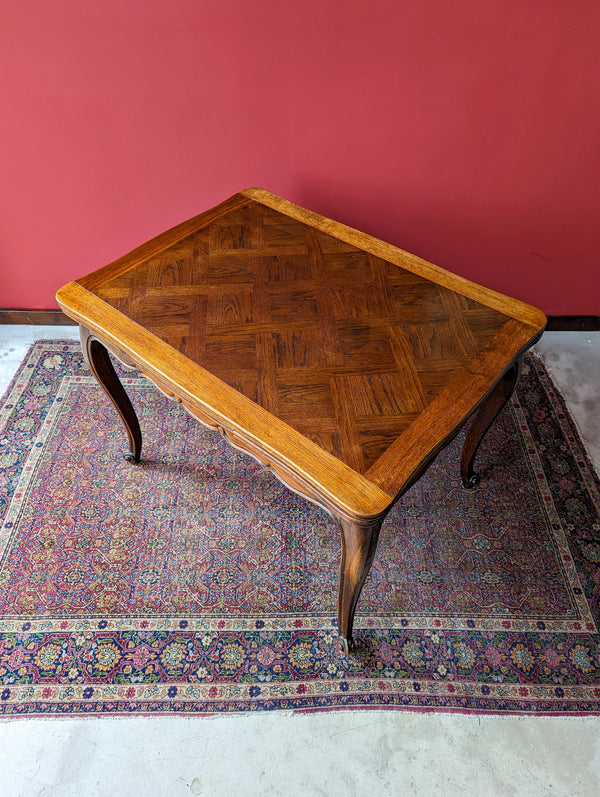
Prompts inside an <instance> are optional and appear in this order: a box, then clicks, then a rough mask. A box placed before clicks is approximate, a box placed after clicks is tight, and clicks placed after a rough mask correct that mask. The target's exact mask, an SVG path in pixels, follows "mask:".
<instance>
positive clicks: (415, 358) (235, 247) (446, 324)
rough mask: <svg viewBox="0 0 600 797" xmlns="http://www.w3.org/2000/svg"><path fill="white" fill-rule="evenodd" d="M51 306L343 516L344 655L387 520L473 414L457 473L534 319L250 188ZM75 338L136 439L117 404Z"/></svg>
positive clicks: (108, 379) (98, 360)
mask: <svg viewBox="0 0 600 797" xmlns="http://www.w3.org/2000/svg"><path fill="white" fill-rule="evenodd" d="M57 299H58V301H59V304H60V305H61V307H62V308H63V310H64V311H65V312H66V313H67V314H68V315H69V316H70V317H72V318H74V319H75V320H76V321H77V322H78V323H80V324H81V325H82V326H84V327H85V329H86V330H90V333H91V335H92V339H93V340H96V341H102V343H103V344H105V345H106V346H107V347H108V348H109V349H110V350H111V351H113V353H115V354H116V356H118V357H120V358H121V359H122V360H123V361H124V362H126V363H128V364H135V365H136V366H137V367H138V368H139V369H140V370H141V371H142V373H144V374H146V375H147V376H149V377H150V378H151V379H152V380H154V382H155V383H156V384H157V385H158V386H159V387H160V388H161V390H163V391H164V392H165V393H167V395H170V396H171V397H172V398H174V399H176V400H178V401H180V402H181V403H182V404H183V405H184V406H185V407H186V408H187V409H188V410H189V411H190V412H191V413H192V414H193V415H194V416H195V417H197V418H198V419H199V420H201V421H202V422H203V423H206V424H208V425H209V426H212V427H213V428H217V429H219V430H220V431H221V432H222V434H224V435H225V436H226V437H227V439H228V440H229V441H230V442H231V444H232V445H235V446H236V447H238V448H241V449H243V450H245V451H247V452H248V453H250V454H251V455H252V456H254V457H256V458H257V459H258V460H259V461H261V462H262V463H263V464H265V465H266V466H267V467H269V468H270V469H271V470H272V471H273V472H274V473H275V475H277V476H278V477H279V478H280V479H281V480H282V481H283V482H284V483H285V484H287V485H288V486H289V487H290V488H291V489H293V490H295V491H296V492H298V493H300V494H301V495H303V496H305V497H307V498H309V499H310V500H312V501H315V502H316V503H318V504H319V505H321V506H323V507H324V508H325V509H327V511H329V512H330V513H331V514H332V515H333V516H334V517H336V518H337V519H338V520H339V521H340V523H341V527H342V557H341V563H342V564H341V572H340V597H339V628H340V645H341V647H342V649H348V648H349V647H350V646H351V644H352V621H353V617H354V611H355V608H356V604H357V601H358V598H359V596H360V591H361V589H362V585H363V583H364V580H365V578H366V576H367V574H368V571H369V568H370V566H371V562H372V560H373V555H374V553H375V549H376V544H377V536H378V532H379V528H380V526H381V523H382V522H383V519H384V517H385V515H386V513H387V512H388V511H389V509H390V507H391V506H392V505H393V503H394V502H395V501H396V500H397V499H398V497H399V496H400V495H402V494H403V493H404V492H405V491H406V490H407V489H408V488H409V487H410V485H411V484H413V483H414V481H415V480H416V479H417V478H419V476H420V475H421V474H422V473H423V472H424V470H425V469H426V468H427V467H428V466H429V464H430V463H431V462H432V461H433V459H434V458H435V456H436V455H437V453H438V452H439V451H440V450H441V448H443V446H444V445H446V444H447V443H448V442H449V441H450V440H451V439H452V438H453V437H454V435H456V434H457V432H458V431H459V430H460V428H461V427H462V426H463V424H464V423H465V421H466V420H467V418H469V416H470V415H471V414H472V413H474V412H475V411H476V410H479V415H478V420H476V422H475V424H474V427H473V428H474V431H473V432H471V433H470V437H469V438H468V440H469V441H470V442H469V443H468V445H469V450H470V451H471V453H469V454H466V455H465V456H464V457H463V459H465V457H466V459H467V460H468V462H467V466H466V468H467V472H468V471H469V467H471V465H470V464H469V463H471V462H472V459H473V457H474V455H475V453H476V450H477V448H478V446H479V443H480V441H481V437H482V436H483V434H484V433H485V431H486V429H487V426H486V424H485V423H484V422H483V420H480V419H489V418H490V417H495V414H497V411H498V397H499V396H503V395H504V393H503V391H504V390H505V388H504V387H501V386H500V387H498V388H496V385H505V382H506V380H505V378H504V374H506V373H507V372H510V371H511V368H512V365H513V364H514V363H515V362H517V361H518V360H519V358H520V357H521V355H522V353H523V352H524V351H525V350H526V349H527V348H528V347H529V346H530V345H531V344H532V343H533V342H534V341H535V340H536V339H537V338H538V337H539V335H540V334H541V331H542V329H543V327H544V323H545V317H544V316H543V314H542V313H540V312H539V311H538V310H536V309H535V308H532V307H530V306H528V305H525V304H523V303H521V302H518V301H514V300H512V299H509V298H508V297H505V296H502V295H500V294H497V293H494V292H493V291H489V290H487V289H485V288H482V287H481V286H478V285H475V284H473V283H471V282H468V281H466V280H464V279H462V278H460V277H458V276H456V275H454V274H451V273H449V272H447V271H444V270H442V269H439V268H437V267H436V266H433V265H432V264H430V263H427V262H425V261H423V260H421V259H420V258H417V257H415V256H414V255H410V254H408V253H406V252H403V251H402V250H400V249H398V248H396V247H393V246H391V245H389V244H385V243H383V242H381V241H377V240H376V239H374V238H371V237H370V236H367V235H365V234H363V233H360V232H358V231H356V230H352V229H350V228H348V227H345V226H344V225H341V224H338V223H337V222H334V221H331V220H329V219H325V218H323V217H321V216H318V215H317V214H314V213H311V212H310V211H307V210H304V209H303V208H299V207H297V206H296V205H293V204H291V203H289V202H287V201H286V200H283V199H281V198H280V197H276V196H275V195H273V194H270V193H269V192H266V191H264V190H263V189H248V190H247V191H243V192H241V193H239V194H236V195H235V196H234V197H232V198H231V199H229V200H227V201H226V202H224V203H222V204H221V205H219V206H218V207H216V208H214V209H212V210H210V211H207V212H206V213H204V214H201V215H200V216H197V217H195V218H194V219H191V220H190V221H188V222H185V223H184V224H182V225H179V226H178V227H176V228H174V229H173V230H170V231H168V232H167V233H164V234H163V235H161V236H158V238H155V239H153V240H152V241H150V242H148V243H147V244H145V245H144V246H142V247H140V248H139V249H137V250H135V251H134V252H132V253H131V254H130V255H126V256H125V257H123V258H121V259H120V260H118V261H116V262H115V263H113V264H111V265H109V266H106V267H104V268H102V269H100V270H98V271H96V272H93V273H92V274H89V275H87V276H86V277H83V278H82V279H80V280H78V281H77V282H75V283H70V284H69V285H67V286H65V287H64V288H63V289H61V290H60V291H59V293H58V294H57ZM85 334H87V333H85ZM85 334H84V345H87V346H88V356H89V355H90V351H91V352H92V356H91V357H90V360H91V362H92V365H93V366H94V367H95V369H96V370H95V373H96V375H97V376H98V378H99V379H100V381H101V382H102V380H103V379H104V383H103V386H104V387H105V389H107V390H108V392H109V394H111V392H112V400H113V402H114V403H115V405H116V406H117V408H118V409H119V412H120V414H121V416H122V418H123V420H124V421H125V425H126V428H127V430H128V434H129V435H130V440H131V434H132V429H134V424H133V422H132V420H131V416H130V413H129V410H128V409H126V410H123V407H126V405H125V404H124V402H123V399H122V395H121V393H120V391H119V389H118V388H116V387H115V382H114V380H113V379H112V375H111V374H110V372H109V369H108V368H107V366H106V362H105V360H104V359H102V358H103V357H104V355H102V354H101V352H100V349H99V348H97V347H96V345H95V344H93V345H92V344H90V343H87V341H88V340H89V338H88V337H85ZM90 346H91V349H90ZM115 378H116V377H115ZM506 384H508V383H506ZM115 391H116V392H115ZM478 435H479V437H478ZM134 436H135V435H134ZM131 445H132V451H133V452H135V451H136V448H135V446H136V443H135V440H134V442H133V443H131ZM471 449H472V450H471Z"/></svg>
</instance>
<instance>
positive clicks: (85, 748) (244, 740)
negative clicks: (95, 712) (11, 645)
mask: <svg viewBox="0 0 600 797" xmlns="http://www.w3.org/2000/svg"><path fill="white" fill-rule="evenodd" d="M76 335H77V332H76V329H75V328H74V327H33V326H29V327H25V326H20V327H18V326H0V392H2V391H3V390H4V388H5V386H6V384H7V382H8V379H9V378H10V376H11V375H12V373H13V372H14V369H15V368H16V367H17V365H18V363H19V361H20V359H21V358H22V356H23V355H24V354H25V351H26V349H27V347H28V346H29V343H30V342H32V341H33V340H36V339H39V338H57V337H76ZM538 351H539V352H540V353H541V355H542V356H543V358H544V360H545V361H546V363H547V365H548V367H549V368H550V370H551V371H552V373H553V375H554V378H555V380H556V381H557V383H558V384H559V385H560V387H561V389H562V391H563V394H564V395H565V398H566V399H567V402H568V404H569V406H570V407H571V411H572V412H573V415H574V417H575V419H576V421H577V424H578V425H579V428H580V430H581V432H582V435H583V437H584V440H585V442H586V445H587V447H588V451H589V453H590V455H591V456H592V458H593V460H594V462H595V464H596V467H598V468H600V411H599V410H600V399H599V398H598V397H600V333H578V332H566V333H556V332H555V333H546V334H545V335H544V337H543V339H542V341H541V342H540V344H539V345H538ZM466 792H468V793H470V794H475V795H536V797H538V795H592V794H598V793H600V718H565V719H560V718H548V717H526V718H520V717H470V716H467V717H465V716H461V715H448V714H416V713H412V712H403V711H340V712H335V713H328V714H315V715H296V716H294V715H289V714H284V713H273V714H265V713H263V714H260V715H246V716H240V717H217V718H215V719H205V718H191V719H190V718H179V717H166V718H165V717H163V718H160V717H151V718H143V717H142V718H133V717H125V718H122V719H111V718H101V719H93V718H90V719H84V720H71V719H55V720H9V721H5V722H1V723H0V796H1V797H3V795H11V797H21V796H22V797H25V796H26V797H30V796H31V797H34V795H35V797H38V796H39V797H41V796H42V795H43V796H44V797H71V795H73V797H74V796H75V795H77V796H78V797H81V796H82V795H84V796H85V795H94V797H104V795H107V797H108V796H109V795H110V797H121V795H133V794H135V795H145V796H146V797H154V796H155V795H156V796H157V797H159V796H160V797H162V796H163V795H169V796H171V795H172V796H173V797H177V796H178V795H244V797H245V796H246V795H248V796H250V795H284V794H285V795H328V797H329V795H334V796H335V795H347V796H348V797H351V795H359V794H365V793H366V794H373V795H430V794H432V795H436V794H444V795H455V794H462V793H466Z"/></svg>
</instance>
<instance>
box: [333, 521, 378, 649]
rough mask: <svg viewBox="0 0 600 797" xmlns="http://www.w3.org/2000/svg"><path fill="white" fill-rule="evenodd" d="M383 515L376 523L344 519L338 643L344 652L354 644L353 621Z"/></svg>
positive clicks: (342, 524)
mask: <svg viewBox="0 0 600 797" xmlns="http://www.w3.org/2000/svg"><path fill="white" fill-rule="evenodd" d="M382 523H383V518H381V519H380V520H378V521H376V522H374V523H361V522H359V521H349V520H345V519H340V525H341V527H342V558H341V561H340V591H339V598H338V634H339V636H338V647H339V648H340V650H341V651H342V652H343V653H349V652H351V651H352V648H353V640H352V624H353V622H354V612H355V610H356V604H357V603H358V599H359V597H360V593H361V591H362V588H363V584H364V583H365V579H366V578H367V576H368V574H369V570H370V569H371V565H372V563H373V559H374V557H375V551H376V550H377V540H378V539H379V529H380V528H381V524H382Z"/></svg>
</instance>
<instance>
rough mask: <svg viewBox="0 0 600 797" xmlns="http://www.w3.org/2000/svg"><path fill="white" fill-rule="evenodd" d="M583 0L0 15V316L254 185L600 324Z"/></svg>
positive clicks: (138, 6)
mask: <svg viewBox="0 0 600 797" xmlns="http://www.w3.org/2000/svg"><path fill="white" fill-rule="evenodd" d="M599 42H600V11H599V6H598V3H597V0H568V2H567V0H561V1H560V2H559V1H558V0H419V2H414V0H389V1H388V0H343V1H342V0H339V2H338V0H335V1H334V0H303V2H302V3H296V2H294V3H291V2H290V3H285V2H281V0H253V2H250V1H249V0H213V2H211V3H208V2H202V1H201V0H169V2H159V0H118V2H117V0H103V1H102V2H96V1H95V0H37V2H35V3H32V2H19V3H17V2H16V0H13V2H12V3H9V2H8V1H7V2H4V3H3V4H2V10H1V11H0V153H1V154H0V307H6V308H10V307H14V308H18V307H31V308H36V307H37V308H48V307H53V306H54V298H53V297H54V292H55V290H56V289H57V288H58V287H59V286H60V285H62V284H63V283H65V282H67V281H69V280H71V279H74V278H75V277H77V276H78V275H81V274H83V273H85V272H87V271H90V270H91V269H93V268H96V267H98V266H100V265H103V264H104V263H106V262H108V261H110V260H112V259H114V258H115V257H117V256H118V255H120V254H123V253H124V252H126V251H128V250H129V249H131V248H133V247H134V246H136V245H137V244H139V243H141V242H142V241H144V240H146V239H147V238H149V237H151V236H153V235H154V234H156V233H158V232H161V231H162V230H164V229H166V228H168V227H170V226H172V225H173V224H175V223H177V222H179V221H181V220H183V219H185V218H187V217H189V216H191V215H193V214H195V213H197V212H199V211H201V210H203V209H205V208H206V207H208V206H210V205H212V204H215V203H217V202H218V201H220V200H221V199H223V198H225V197H226V196H228V195H230V194H232V193H234V192H235V191H236V190H238V189H240V188H243V187H247V186H249V185H262V186H264V187H266V188H269V189H271V190H272V191H275V192H276V193H280V194H282V195H284V196H286V197H287V198H289V199H292V200H294V201H296V202H298V203H300V204H303V205H305V206H307V207H309V208H311V209H314V210H317V211H320V212H322V213H325V214H326V215H330V216H333V217H334V218H337V219H339V220H341V221H344V222H346V223H349V224H351V225H353V226H356V227H359V228H362V229H364V230H366V231H368V232H371V233H373V234H375V235H377V236H379V237H382V238H384V239H386V240H389V241H391V242H393V243H396V244H398V245H400V246H402V247H404V248H405V249H408V250H410V251H413V252H415V253H417V254H419V255H421V256H423V257H426V258H428V259H430V260H432V261H434V262H436V263H438V264H439V265H442V266H445V267H447V268H451V269H454V270H456V271H457V272H458V273H460V274H463V275H465V276H467V277H469V278H471V279H474V280H476V281H479V282H481V283H483V284H485V285H488V286H490V287H493V288H496V289H498V290H501V291H504V292H506V293H509V294H513V295H515V296H518V297H520V298H523V299H525V300H526V301H529V302H531V303H534V304H537V305H539V306H540V307H541V308H542V309H544V310H545V311H546V312H547V313H557V314H560V313H581V314H598V313H600V297H599V294H600V291H599V289H598V287H597V285H596V274H597V271H598V265H597V262H598V252H599V251H600V218H599V208H600V202H599V192H600V191H599V186H600V91H599V89H600V79H599V78H600V68H599V61H600V58H599Z"/></svg>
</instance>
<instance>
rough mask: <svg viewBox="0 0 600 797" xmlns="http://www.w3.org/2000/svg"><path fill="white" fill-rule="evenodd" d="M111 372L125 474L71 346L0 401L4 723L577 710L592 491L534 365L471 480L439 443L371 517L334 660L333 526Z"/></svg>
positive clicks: (594, 621)
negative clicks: (136, 446)
mask: <svg viewBox="0 0 600 797" xmlns="http://www.w3.org/2000/svg"><path fill="white" fill-rule="evenodd" d="M122 373H123V376H124V381H125V383H126V386H127V390H128V392H129V394H130V395H131V397H132V400H133V402H134V404H135V406H136V408H137V409H138V411H139V415H140V420H141V425H142V430H143V433H144V450H143V455H144V459H143V462H142V463H141V464H140V465H139V466H133V465H130V464H128V463H126V462H125V461H123V460H122V459H121V457H120V452H121V450H122V449H123V448H124V446H125V435H124V431H123V429H122V427H121V424H120V421H119V420H118V418H117V416H116V413H115V412H114V410H113V409H112V405H111V404H110V403H109V402H108V400H107V399H106V398H105V396H104V394H103V393H102V391H101V390H100V388H98V387H97V385H96V383H95V382H94V380H93V378H92V377H91V376H90V374H89V371H88V370H87V368H86V366H85V364H84V362H83V359H82V356H81V354H80V351H79V346H78V344H76V343H74V342H71V341H53V342H52V341H44V342H40V343H38V344H36V345H35V346H34V347H33V349H32V350H31V351H30V353H29V355H28V357H27V358H26V360H25V362H24V363H23V365H22V367H21V368H20V370H19V372H18V374H17V376H16V377H15V379H14V380H13V383H12V385H11V387H10V389H9V391H8V393H7V395H6V396H5V398H4V401H3V402H2V406H1V408H0V440H1V442H2V446H1V449H0V468H1V470H0V523H1V525H0V535H1V536H0V555H1V559H0V706H1V710H2V713H3V714H5V715H51V714H71V715H72V714H128V713H160V712H163V713H164V712H172V713H189V714H212V713H222V712H242V711H264V710H271V709H288V710H289V709H296V710H316V709H330V708H350V707H357V708H358V707H369V708H401V707H407V708H412V709H420V710H425V709H436V710H454V711H462V712H469V711H472V712H498V713H514V712H524V713H547V714H561V713H562V714H564V713H598V711H599V708H600V636H599V634H598V622H599V617H600V607H599V596H600V521H599V508H600V491H599V485H598V480H597V478H596V475H595V473H594V471H593V469H592V467H591V466H590V464H589V462H588V460H587V458H586V455H585V453H584V451H583V450H582V447H581V444H580V442H579V439H578V436H577V433H576V431H575V429H574V427H573V423H572V421H571V419H570V417H569V415H568V413H567V410H566V408H565V405H564V403H563V401H562V399H561V398H560V396H558V395H557V393H556V390H555V387H554V386H553V384H552V382H551V381H550V379H549V377H548V375H547V373H546V372H545V370H544V368H543V366H542V364H541V362H540V361H539V360H537V359H536V358H534V357H532V356H530V357H528V358H527V360H526V365H525V368H524V374H523V378H522V381H521V384H520V386H519V388H518V393H517V398H516V399H515V400H513V402H512V403H511V405H510V406H509V407H508V408H507V409H506V410H505V411H504V412H503V413H502V415H501V416H500V418H499V420H498V423H497V425H496V427H495V428H494V429H493V430H492V431H491V432H490V435H489V437H488V439H487V440H486V442H485V443H484V445H483V446H482V449H481V452H480V460H479V462H480V472H481V475H482V483H481V485H480V486H479V487H478V488H477V489H475V490H473V491H465V490H464V489H463V488H462V486H461V484H460V479H459V474H458V460H459V453H460V439H459V440H457V441H456V442H455V443H454V444H453V445H452V446H451V447H450V448H449V449H447V450H446V451H445V452H444V453H443V454H442V455H441V456H440V458H439V459H438V461H437V462H436V463H435V464H434V465H433V466H432V468H431V469H430V470H429V472H428V474H427V475H426V476H425V477H424V478H423V479H422V480H421V481H420V482H419V483H418V484H417V485H416V486H415V487H413V488H412V489H411V490H410V491H409V493H408V494H407V495H406V496H405V497H404V499H403V500H402V501H400V502H399V504H398V505H397V507H396V508H395V509H394V510H393V511H392V513H391V514H390V516H389V519H388V520H387V521H386V523H385V524H384V527H383V530H382V535H381V539H380V543H379V549H378V553H377V557H376V561H375V564H374V566H373V570H372V573H371V575H370V577H369V579H368V582H367V584H366V586H365V589H364V592H363V595H362V598H361V601H360V604H359V607H358V613H357V618H356V624H355V626H356V637H357V639H358V641H359V642H360V648H359V652H358V655H357V657H355V658H351V657H345V656H342V655H340V654H339V653H338V651H337V649H336V646H335V640H336V621H335V614H336V591H337V568H338V559H339V537H338V531H337V527H336V525H335V523H334V522H333V521H332V520H331V519H330V518H329V517H328V516H327V515H326V514H324V513H323V512H322V511H321V510H319V509H317V508H315V507H314V506H312V505H311V504H309V503H307V502H306V501H304V500H303V499H301V498H299V497H297V496H295V495H294V494H292V493H291V492H289V491H288V490H287V489H286V488H285V487H283V486H282V485H281V484H280V483H279V482H277V481H276V480H275V479H274V477H272V476H271V475H270V474H268V473H267V472H265V471H263V470H262V469H261V467H260V465H258V464H257V463H256V462H254V461H253V460H252V459H250V458H248V457H246V456H245V455H243V454H241V453H239V452H237V451H235V450H233V449H231V448H230V447H229V446H228V445H227V444H226V442H225V441H224V440H223V438H222V437H220V436H218V435H216V434H214V433H213V432H211V431H209V430H206V429H204V428H203V427H201V426H200V424H199V423H197V422H196V421H194V420H193V419H192V418H191V417H189V416H188V415H187V414H186V413H185V411H183V410H181V408H180V407H179V406H178V405H176V404H173V403H171V402H169V401H168V400H167V399H166V398H164V397H163V396H162V395H161V394H160V393H159V392H158V391H157V390H156V389H155V388H154V387H153V386H152V385H151V383H149V382H147V381H146V380H145V379H143V378H140V377H139V376H137V375H135V373H133V375H132V372H122Z"/></svg>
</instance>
